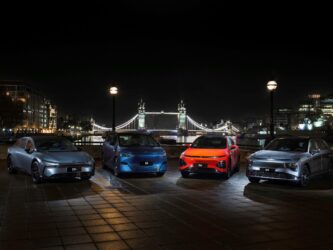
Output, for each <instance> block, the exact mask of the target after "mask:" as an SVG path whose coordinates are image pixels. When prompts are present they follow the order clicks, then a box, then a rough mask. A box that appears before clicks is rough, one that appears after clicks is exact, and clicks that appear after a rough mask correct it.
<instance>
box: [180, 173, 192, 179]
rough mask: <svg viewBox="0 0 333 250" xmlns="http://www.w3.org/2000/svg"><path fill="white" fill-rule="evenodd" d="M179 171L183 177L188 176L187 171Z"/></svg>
mask: <svg viewBox="0 0 333 250" xmlns="http://www.w3.org/2000/svg"><path fill="white" fill-rule="evenodd" d="M180 173H181V175H182V177H183V178H188V177H189V175H190V173H189V172H185V171H181V172H180Z"/></svg>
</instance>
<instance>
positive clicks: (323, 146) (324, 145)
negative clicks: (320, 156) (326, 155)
mask: <svg viewBox="0 0 333 250" xmlns="http://www.w3.org/2000/svg"><path fill="white" fill-rule="evenodd" d="M318 145H319V148H320V150H330V147H329V146H328V145H327V143H326V142H325V141H324V140H322V139H319V140H318Z"/></svg>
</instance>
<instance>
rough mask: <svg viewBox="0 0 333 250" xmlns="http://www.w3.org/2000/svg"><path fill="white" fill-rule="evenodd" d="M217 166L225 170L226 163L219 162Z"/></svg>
mask: <svg viewBox="0 0 333 250" xmlns="http://www.w3.org/2000/svg"><path fill="white" fill-rule="evenodd" d="M216 166H217V167H219V168H225V167H226V162H225V161H219V162H218V163H217V164H216Z"/></svg>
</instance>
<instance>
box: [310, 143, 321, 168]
mask: <svg viewBox="0 0 333 250" xmlns="http://www.w3.org/2000/svg"><path fill="white" fill-rule="evenodd" d="M309 153H310V154H311V158H310V161H309V165H310V171H311V173H312V174H318V173H320V172H321V168H322V167H321V153H320V148H319V145H318V143H317V141H316V140H314V139H311V140H310V147H309Z"/></svg>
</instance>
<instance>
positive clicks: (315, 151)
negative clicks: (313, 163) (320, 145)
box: [310, 149, 320, 155]
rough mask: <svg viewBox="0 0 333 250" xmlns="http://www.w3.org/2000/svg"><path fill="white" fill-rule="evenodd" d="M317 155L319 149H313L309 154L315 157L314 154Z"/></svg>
mask: <svg viewBox="0 0 333 250" xmlns="http://www.w3.org/2000/svg"><path fill="white" fill-rule="evenodd" d="M318 153H320V150H319V149H314V150H312V151H311V152H310V154H312V155H315V154H318Z"/></svg>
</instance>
